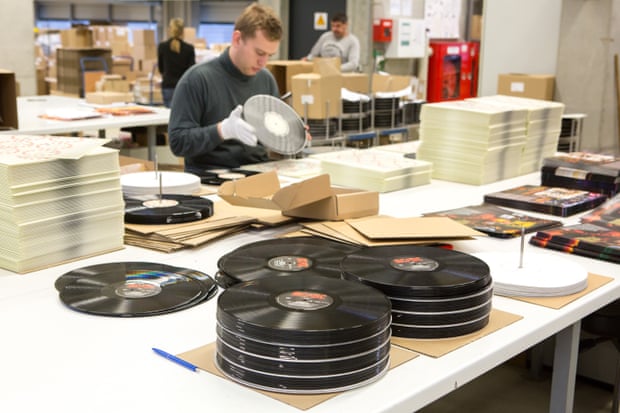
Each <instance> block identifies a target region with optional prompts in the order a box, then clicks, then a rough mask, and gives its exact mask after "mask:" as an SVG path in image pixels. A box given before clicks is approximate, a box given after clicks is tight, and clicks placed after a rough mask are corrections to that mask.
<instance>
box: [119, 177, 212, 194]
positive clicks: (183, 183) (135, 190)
mask: <svg viewBox="0 0 620 413" xmlns="http://www.w3.org/2000/svg"><path fill="white" fill-rule="evenodd" d="M121 185H122V187H123V193H124V194H125V196H126V197H128V198H136V197H140V196H142V195H156V194H159V193H160V191H161V193H162V194H172V195H193V194H196V193H198V192H200V177H199V176H197V175H194V174H188V173H185V172H171V171H163V172H162V171H147V172H134V173H128V174H123V175H122V176H121Z"/></svg>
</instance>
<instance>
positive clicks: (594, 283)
mask: <svg viewBox="0 0 620 413" xmlns="http://www.w3.org/2000/svg"><path fill="white" fill-rule="evenodd" d="M613 280H614V279H613V278H611V277H605V276H603V275H598V274H592V273H588V286H587V287H586V288H585V290H583V291H580V292H578V293H575V294H570V295H563V296H560V297H511V298H514V299H515V300H520V301H526V302H528V303H532V304H537V305H541V306H543V307H549V308H554V309H556V310H557V309H559V308H562V307H564V306H565V305H566V304H569V303H572V302H573V301H575V300H576V299H578V298H579V297H583V296H584V295H586V294H588V293H590V292H591V291H593V290H596V289H597V288H599V287H601V286H603V285H605V284H607V283H608V282H611V281H613Z"/></svg>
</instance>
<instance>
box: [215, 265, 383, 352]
mask: <svg viewBox="0 0 620 413" xmlns="http://www.w3.org/2000/svg"><path fill="white" fill-rule="evenodd" d="M390 312H391V304H390V301H389V299H388V298H387V297H386V296H385V295H383V294H381V293H380V292H379V291H377V290H376V289H374V288H371V287H368V286H366V285H363V284H360V283H353V282H349V281H345V280H342V279H335V278H328V277H321V276H316V275H301V274H297V275H290V276H287V277H267V278H262V279H258V280H255V281H250V282H245V283H240V284H236V285H234V286H232V287H230V288H229V289H227V290H225V291H224V292H223V293H222V294H220V296H219V298H218V308H217V321H218V322H219V324H220V325H221V326H222V327H223V328H225V329H227V330H229V331H231V332H233V333H240V334H244V335H246V336H248V337H253V338H255V339H256V340H260V341H264V342H269V341H271V342H275V343H287V344H292V345H296V344H305V345H325V344H335V343H346V342H350V341H352V340H359V339H363V338H367V337H370V336H373V335H375V334H376V333H378V332H381V331H383V330H384V329H385V328H386V327H387V326H388V325H389V324H390V321H391V314H390Z"/></svg>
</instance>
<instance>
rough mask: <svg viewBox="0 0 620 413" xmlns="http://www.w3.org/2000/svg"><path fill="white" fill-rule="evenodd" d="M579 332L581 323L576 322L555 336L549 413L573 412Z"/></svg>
mask: <svg viewBox="0 0 620 413" xmlns="http://www.w3.org/2000/svg"><path fill="white" fill-rule="evenodd" d="M580 330H581V321H577V322H576V323H575V324H573V325H570V326H568V327H566V328H565V329H564V330H562V331H560V332H558V333H557V334H556V335H555V353H554V357H553V377H552V379H551V401H550V405H549V412H551V413H571V412H572V411H573V403H574V398H575V377H576V375H577V359H578V356H579V332H580Z"/></svg>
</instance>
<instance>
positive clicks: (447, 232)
mask: <svg viewBox="0 0 620 413" xmlns="http://www.w3.org/2000/svg"><path fill="white" fill-rule="evenodd" d="M429 218H430V219H429ZM347 223H348V224H349V225H351V226H352V227H353V228H355V229H356V230H357V231H359V232H360V233H361V234H363V235H364V236H366V237H367V238H370V239H372V240H377V239H403V238H410V239H425V238H430V239H443V238H451V239H454V238H468V237H477V236H486V234H484V233H482V232H479V231H476V230H475V229H472V228H470V227H468V226H466V225H463V224H461V223H459V222H457V221H455V220H453V219H452V218H448V217H412V218H392V217H369V218H363V219H356V220H348V221H347Z"/></svg>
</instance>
